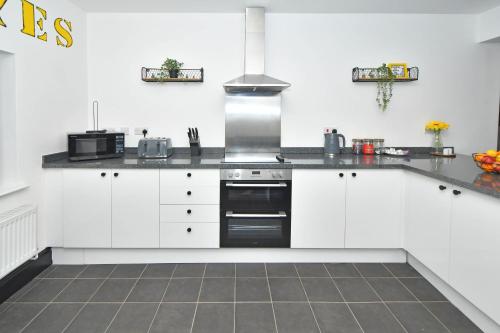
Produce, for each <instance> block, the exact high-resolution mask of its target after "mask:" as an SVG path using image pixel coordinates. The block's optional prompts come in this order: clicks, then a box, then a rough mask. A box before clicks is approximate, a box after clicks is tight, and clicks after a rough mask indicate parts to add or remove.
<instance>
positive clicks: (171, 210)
mask: <svg viewBox="0 0 500 333" xmlns="http://www.w3.org/2000/svg"><path fill="white" fill-rule="evenodd" d="M160 222H169V223H178V222H190V223H193V222H216V223H217V222H219V205H161V206H160Z"/></svg>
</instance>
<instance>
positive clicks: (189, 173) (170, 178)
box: [160, 169, 220, 188]
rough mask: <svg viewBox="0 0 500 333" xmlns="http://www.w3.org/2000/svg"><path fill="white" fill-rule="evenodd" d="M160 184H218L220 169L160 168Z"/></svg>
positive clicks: (182, 185)
mask: <svg viewBox="0 0 500 333" xmlns="http://www.w3.org/2000/svg"><path fill="white" fill-rule="evenodd" d="M160 182H161V184H160V186H161V187H162V188H169V187H171V186H181V187H189V186H211V187H214V186H215V187H219V186H220V170H218V169H180V170H173V169H169V170H160Z"/></svg>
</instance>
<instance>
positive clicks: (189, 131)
mask: <svg viewBox="0 0 500 333" xmlns="http://www.w3.org/2000/svg"><path fill="white" fill-rule="evenodd" d="M188 138H189V142H191V141H193V139H192V138H191V129H190V128H188Z"/></svg>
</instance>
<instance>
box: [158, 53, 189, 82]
mask: <svg viewBox="0 0 500 333" xmlns="http://www.w3.org/2000/svg"><path fill="white" fill-rule="evenodd" d="M182 66H184V63H182V62H180V61H177V60H176V59H171V58H167V60H165V62H164V63H163V65H161V69H162V72H168V76H169V77H170V78H171V79H177V78H178V77H179V71H180V69H181V68H182ZM165 74H166V73H165Z"/></svg>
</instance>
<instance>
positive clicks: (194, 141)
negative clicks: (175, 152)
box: [188, 127, 201, 156]
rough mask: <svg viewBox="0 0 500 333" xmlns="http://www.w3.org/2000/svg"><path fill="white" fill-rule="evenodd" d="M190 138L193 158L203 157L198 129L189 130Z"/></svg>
mask: <svg viewBox="0 0 500 333" xmlns="http://www.w3.org/2000/svg"><path fill="white" fill-rule="evenodd" d="M188 138H189V147H190V149H191V156H200V155H201V144H200V135H199V133H198V128H197V127H195V128H188Z"/></svg>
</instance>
